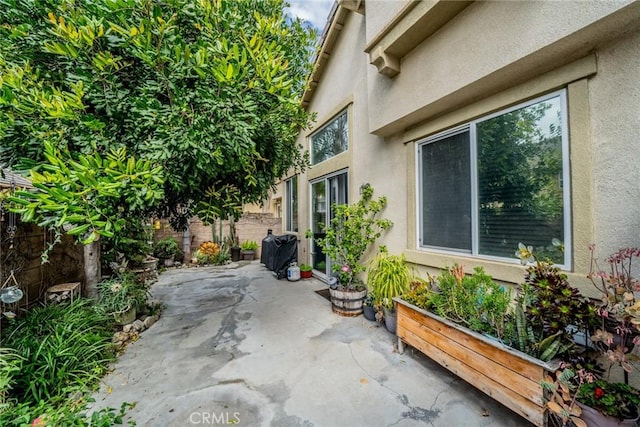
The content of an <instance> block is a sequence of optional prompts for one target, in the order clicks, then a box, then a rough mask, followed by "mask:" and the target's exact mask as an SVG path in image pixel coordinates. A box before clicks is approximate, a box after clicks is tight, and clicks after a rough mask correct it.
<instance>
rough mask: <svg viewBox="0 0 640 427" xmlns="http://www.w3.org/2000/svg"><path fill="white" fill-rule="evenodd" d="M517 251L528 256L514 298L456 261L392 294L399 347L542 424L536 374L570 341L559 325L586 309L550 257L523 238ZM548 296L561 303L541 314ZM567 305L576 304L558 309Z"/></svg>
mask: <svg viewBox="0 0 640 427" xmlns="http://www.w3.org/2000/svg"><path fill="white" fill-rule="evenodd" d="M520 251H521V253H520ZM519 256H521V258H522V259H525V260H526V262H525V263H532V262H533V264H530V265H529V266H528V269H527V275H526V278H527V280H526V283H524V284H523V285H522V286H521V288H520V290H519V295H518V298H516V304H512V298H511V295H510V290H509V289H508V288H505V287H503V286H500V285H498V284H496V283H495V282H494V281H493V280H492V278H491V277H490V276H489V275H487V274H486V273H485V272H484V271H483V270H482V269H481V268H476V269H474V272H473V273H472V274H470V275H468V274H465V272H464V269H463V268H462V267H461V266H458V265H454V266H453V267H450V268H447V269H445V270H443V271H442V272H441V274H440V275H439V276H437V277H436V278H429V280H426V281H425V284H423V285H418V286H413V287H412V288H411V290H410V291H408V292H406V293H405V294H403V296H402V297H401V298H396V299H395V301H396V302H397V303H398V304H397V306H396V309H397V316H398V319H397V328H398V330H397V335H398V349H399V351H401V352H402V351H403V346H404V343H407V344H410V345H411V346H413V347H414V348H416V349H418V350H420V351H421V352H423V353H424V354H425V355H427V356H428V357H430V358H432V359H433V360H434V361H436V362H438V363H440V364H441V365H442V366H444V367H445V368H447V369H449V370H451V371H452V372H454V373H456V375H458V376H459V377H460V378H462V379H464V380H466V381H467V382H469V383H470V384H471V385H473V386H475V387H476V388H478V389H479V390H481V391H484V392H485V393H487V394H489V395H490V396H492V397H493V398H494V399H496V400H497V401H499V402H501V403H503V404H504V405H506V406H508V407H510V408H512V409H513V410H514V411H515V412H517V413H519V414H520V415H522V416H523V417H525V418H527V419H528V420H529V421H531V422H532V423H534V424H536V425H546V414H547V411H548V410H547V407H546V405H545V402H544V400H543V397H544V391H543V388H542V385H541V383H540V382H541V381H542V380H543V379H544V378H545V375H547V374H548V373H552V372H555V371H556V369H557V367H558V363H559V360H557V358H558V357H559V356H560V355H563V354H568V352H570V351H571V350H572V349H573V347H574V344H573V342H572V343H568V342H566V341H565V337H564V333H565V330H564V328H565V327H569V325H570V324H574V325H575V324H579V323H580V322H587V321H588V317H589V313H591V311H589V310H588V306H587V305H586V304H582V303H583V302H584V298H583V297H581V296H580V295H579V293H576V292H574V288H572V287H570V286H569V283H568V282H567V281H566V275H564V274H563V273H562V272H561V271H560V270H559V269H556V268H554V265H553V263H552V262H551V261H537V260H536V259H535V258H534V257H533V255H532V254H531V248H529V247H525V246H524V245H522V248H520V249H519ZM549 301H552V302H553V301H557V302H558V305H559V307H561V309H560V310H558V311H554V309H549V313H550V315H549V321H548V322H547V321H545V314H544V312H545V310H546V309H547V308H548V305H549ZM566 307H572V308H575V307H580V308H581V309H582V310H583V311H582V312H580V313H576V315H575V316H564V313H565V308H566ZM541 310H542V312H541ZM585 313H586V315H585V316H586V318H585V316H583V315H584V314H585ZM574 322H577V323H574ZM572 330H573V329H572V328H569V332H566V334H567V335H568V336H571V334H572V333H573V332H572Z"/></svg>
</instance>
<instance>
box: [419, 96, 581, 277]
mask: <svg viewBox="0 0 640 427" xmlns="http://www.w3.org/2000/svg"><path fill="white" fill-rule="evenodd" d="M418 162H419V176H420V183H419V187H420V188H419V198H420V200H419V205H418V206H419V207H420V212H419V214H420V221H419V222H420V230H419V233H420V235H419V242H420V246H421V247H424V248H432V249H436V250H438V249H440V250H445V251H455V252H463V253H469V254H472V255H478V256H485V257H498V258H508V259H512V260H513V259H515V257H514V253H515V251H516V249H517V247H518V243H520V242H522V243H525V244H527V245H531V246H533V247H534V248H535V251H536V252H537V254H538V255H539V256H542V257H549V258H551V259H552V260H553V261H554V262H556V263H557V264H560V265H564V266H565V267H568V266H569V260H570V254H569V250H570V246H571V245H570V244H566V245H565V251H564V253H563V252H562V251H561V250H559V248H558V246H557V245H553V244H552V242H553V241H556V243H557V241H559V242H561V243H563V244H564V243H565V242H567V243H570V242H571V238H570V237H571V236H570V227H569V218H570V215H569V206H570V203H569V178H568V177H569V170H568V169H569V167H568V165H569V162H568V136H567V119H566V101H565V93H564V91H562V92H555V93H553V94H550V95H547V96H545V97H542V98H538V99H536V100H533V101H530V102H527V103H525V104H521V105H518V106H516V107H514V108H511V109H508V110H504V111H501V112H499V113H497V114H493V115H491V116H487V117H482V118H480V119H478V120H475V121H472V122H470V123H467V124H466V125H464V126H462V127H459V128H457V129H455V130H452V131H448V132H446V133H442V134H439V135H435V136H433V137H430V138H427V139H426V140H424V141H422V142H421V143H420V144H419V145H418Z"/></svg>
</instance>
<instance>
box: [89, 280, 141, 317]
mask: <svg viewBox="0 0 640 427" xmlns="http://www.w3.org/2000/svg"><path fill="white" fill-rule="evenodd" d="M98 295H99V298H98V307H99V309H100V310H102V311H103V312H104V313H106V314H108V315H111V316H113V317H114V320H115V322H116V324H117V325H124V324H127V323H131V322H133V321H134V320H135V319H136V314H137V310H138V309H139V308H141V307H142V306H143V305H144V304H145V302H146V300H147V291H146V289H145V288H144V286H143V285H139V284H137V283H136V282H135V280H134V278H133V276H132V275H130V274H128V273H124V274H121V275H119V276H118V277H116V278H114V279H109V280H104V281H102V282H100V283H98Z"/></svg>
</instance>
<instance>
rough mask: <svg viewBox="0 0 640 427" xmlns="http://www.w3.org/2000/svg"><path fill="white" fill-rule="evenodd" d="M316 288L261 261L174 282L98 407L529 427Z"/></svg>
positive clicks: (166, 282)
mask: <svg viewBox="0 0 640 427" xmlns="http://www.w3.org/2000/svg"><path fill="white" fill-rule="evenodd" d="M325 287H326V286H325V285H324V284H323V283H321V282H320V281H318V280H316V279H307V280H301V281H298V282H288V281H287V280H276V278H275V277H273V275H272V273H271V272H269V271H268V270H267V269H266V268H265V267H264V266H263V265H261V264H259V263H258V262H257V261H254V262H252V263H240V264H231V265H229V266H226V267H206V268H183V269H173V270H169V271H166V272H164V273H163V274H162V275H161V276H160V279H159V281H158V282H157V283H156V284H154V285H153V287H152V288H151V293H152V294H153V297H154V298H156V299H161V300H162V301H163V302H164V304H165V306H166V309H165V310H164V312H163V314H162V317H161V318H160V320H159V321H158V322H157V323H156V324H155V325H153V326H152V327H151V328H150V329H148V330H147V331H145V332H144V333H143V334H142V335H141V337H140V339H139V340H138V341H136V342H134V343H132V344H130V345H129V346H128V348H127V350H126V352H125V353H124V354H123V355H122V356H121V357H120V358H119V359H118V361H117V363H116V364H115V366H114V368H115V369H114V371H113V372H112V373H111V374H109V375H108V376H107V377H106V378H105V379H104V381H103V385H102V387H101V389H100V391H99V392H98V393H96V395H95V396H94V398H95V399H96V404H95V405H94V408H102V407H108V406H110V407H114V408H119V407H120V404H121V403H122V402H124V401H126V402H130V403H133V402H136V406H135V408H134V409H131V410H130V411H129V412H128V417H129V418H130V419H132V420H135V421H136V423H137V425H138V426H189V425H218V424H237V425H241V426H305V427H306V426H423V425H427V426H443V427H444V426H447V427H451V426H486V427H489V426H529V425H531V424H529V423H528V421H526V420H525V419H523V418H521V417H519V416H518V415H516V414H515V413H513V412H511V411H510V410H509V409H507V408H505V407H504V406H502V405H500V404H498V403H496V402H495V401H494V400H492V399H491V398H490V397H488V396H486V395H485V394H483V393H482V392H480V391H477V390H476V389H475V388H473V387H472V386H469V385H468V384H466V383H465V382H464V381H462V380H460V379H458V378H457V377H456V376H454V375H452V374H450V373H449V372H448V371H446V370H445V369H443V368H441V367H440V366H439V365H437V364H436V363H434V362H432V361H430V360H429V359H427V358H425V357H423V356H422V355H421V354H419V353H418V352H416V351H414V350H413V349H411V348H408V349H407V351H406V352H405V353H404V354H402V355H401V354H398V353H397V351H396V350H395V344H396V339H395V336H393V335H391V334H390V333H389V332H387V330H386V329H385V328H384V326H379V325H377V324H376V323H374V322H369V321H367V320H366V319H364V317H362V316H359V317H356V318H345V317H340V316H338V315H335V314H333V313H332V312H331V305H330V303H329V302H328V301H327V300H325V299H324V298H322V297H321V296H319V295H318V294H316V293H315V292H314V291H315V290H318V289H322V288H325Z"/></svg>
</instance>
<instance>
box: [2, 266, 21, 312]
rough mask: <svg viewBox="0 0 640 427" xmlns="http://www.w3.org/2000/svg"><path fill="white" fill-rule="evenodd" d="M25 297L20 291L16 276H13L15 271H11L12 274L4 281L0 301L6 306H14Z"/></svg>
mask: <svg viewBox="0 0 640 427" xmlns="http://www.w3.org/2000/svg"><path fill="white" fill-rule="evenodd" d="M11 282H13V283H11ZM23 296H24V292H22V289H20V285H19V284H18V281H17V280H16V276H15V275H14V274H13V270H11V274H9V277H7V279H6V280H5V281H4V283H3V284H2V288H1V289H0V301H2V302H3V303H5V304H13V303H16V302H18V301H20V300H21V299H22V297H23Z"/></svg>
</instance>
